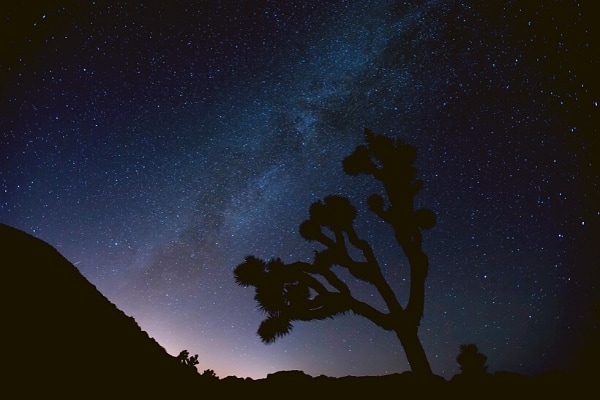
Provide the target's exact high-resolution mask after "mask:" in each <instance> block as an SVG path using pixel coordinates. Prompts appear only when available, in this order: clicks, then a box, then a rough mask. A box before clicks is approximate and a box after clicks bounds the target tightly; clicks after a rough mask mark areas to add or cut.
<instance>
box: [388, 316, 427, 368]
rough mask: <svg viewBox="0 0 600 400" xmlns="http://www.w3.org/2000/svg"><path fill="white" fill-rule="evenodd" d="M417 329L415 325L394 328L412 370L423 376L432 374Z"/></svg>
mask: <svg viewBox="0 0 600 400" xmlns="http://www.w3.org/2000/svg"><path fill="white" fill-rule="evenodd" d="M417 330H418V327H417V326H408V327H399V328H396V329H394V331H395V332H396V335H397V336H398V339H400V344H402V347H403V348H404V352H405V353H406V358H407V360H408V363H409V364H410V368H411V370H412V372H414V373H415V374H418V375H423V376H426V375H432V374H433V372H432V371H431V367H430V366H429V361H428V360H427V355H425V350H423V345H422V344H421V341H420V340H419V336H418V335H417Z"/></svg>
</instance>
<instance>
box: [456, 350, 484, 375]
mask: <svg viewBox="0 0 600 400" xmlns="http://www.w3.org/2000/svg"><path fill="white" fill-rule="evenodd" d="M486 361H487V356H486V355H485V354H483V353H480V352H479V349H478V348H477V346H476V345H474V344H472V343H471V344H461V345H460V353H459V354H458V356H457V357H456V362H457V363H458V364H459V365H460V370H461V371H462V373H463V374H464V375H472V376H474V375H483V374H485V373H486V372H487V368H488V367H487V365H485V362H486Z"/></svg>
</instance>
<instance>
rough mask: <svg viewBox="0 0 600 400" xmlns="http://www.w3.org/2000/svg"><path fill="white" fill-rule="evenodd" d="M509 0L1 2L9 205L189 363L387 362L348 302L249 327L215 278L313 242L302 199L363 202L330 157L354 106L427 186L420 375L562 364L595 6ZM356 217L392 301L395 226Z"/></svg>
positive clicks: (587, 196)
mask: <svg viewBox="0 0 600 400" xmlns="http://www.w3.org/2000/svg"><path fill="white" fill-rule="evenodd" d="M59 3H60V4H59ZM489 3H493V4H489ZM521 3H523V2H518V1H505V2H487V1H475V2H466V1H464V2H463V1H414V2H393V1H383V0H382V1H324V2H320V1H319V2H317V1H221V2H218V1H197V2H191V1H190V2H185V1H168V2H165V1H147V2H133V3H127V4H126V3H122V4H117V2H112V1H111V2H104V1H66V2H57V1H45V2H35V1H34V2H30V4H27V5H26V6H23V4H21V2H19V3H18V5H15V6H7V5H2V6H0V12H1V14H0V17H1V18H2V24H3V26H4V27H3V28H2V29H6V30H7V32H6V33H5V34H3V35H2V39H1V42H0V43H1V45H2V49H1V51H0V53H1V54H2V55H1V56H0V57H1V59H0V60H1V65H0V67H1V75H0V90H1V93H0V129H1V136H0V156H1V157H0V185H1V187H0V222H2V223H6V224H9V225H12V226H15V227H17V228H20V229H23V230H25V231H27V232H29V233H32V234H34V235H36V236H38V237H40V238H41V239H43V240H45V241H47V242H49V243H50V244H51V245H53V246H55V247H56V248H57V249H58V250H59V251H60V252H61V253H62V254H63V255H65V256H66V257H67V258H68V259H69V260H70V261H71V262H73V263H74V264H75V265H76V266H77V267H78V268H79V269H80V271H81V272H82V273H83V274H84V275H85V276H86V277H87V278H88V279H89V280H90V281H91V282H92V283H94V284H95V285H96V286H97V287H98V289H100V290H101V291H102V293H104V294H105V295H106V296H107V297H108V298H109V299H110V300H111V301H113V302H114V303H115V304H116V305H117V306H118V307H119V308H121V309H122V310H123V311H125V312H126V313H127V314H128V315H131V316H133V317H134V318H135V319H136V321H137V322H138V324H139V325H140V326H141V327H142V328H143V329H144V330H146V331H147V332H148V333H149V334H150V336H152V337H154V338H155V339H156V340H157V341H158V342H159V343H160V344H161V345H163V346H164V347H165V349H166V350H167V351H168V352H169V353H171V354H173V355H177V354H178V353H179V351H180V350H182V349H188V350H189V351H190V353H191V354H196V353H197V354H198V355H199V360H200V364H199V365H198V368H199V370H200V371H202V370H204V369H208V368H210V369H214V370H215V372H216V373H217V375H219V376H220V377H225V376H228V375H236V376H239V377H246V376H248V377H252V378H261V377H264V376H266V374H267V373H270V372H275V371H278V370H286V369H300V370H303V371H305V372H306V373H309V374H311V375H315V376H316V375H320V374H325V375H330V376H345V375H381V374H388V373H394V372H402V371H404V370H407V369H408V364H407V363H406V360H405V357H404V353H403V350H402V348H401V347H400V345H399V343H398V340H397V339H396V337H395V335H394V334H393V333H390V332H385V331H382V330H381V329H380V328H378V327H375V326H374V325H373V324H372V323H370V322H369V321H366V320H364V319H361V318H360V317H356V316H352V315H347V316H344V317H339V318H336V319H334V320H328V321H319V322H312V323H299V324H296V325H295V328H294V330H293V331H292V333H291V334H290V335H289V336H286V337H285V338H283V339H281V340H279V341H278V342H277V343H275V344H272V345H268V346H267V345H264V344H262V343H261V342H260V339H259V338H258V336H257V335H256V334H255V331H256V329H257V328H258V325H259V323H260V321H261V319H262V315H261V313H260V312H259V311H258V310H257V308H256V304H255V303H254V301H253V299H252V297H253V291H252V289H244V288H241V287H238V286H236V285H235V282H234V280H233V273H232V271H233V269H234V268H235V266H236V265H237V264H239V263H240V262H242V261H243V259H244V257H245V256H246V255H250V254H253V255H256V256H259V257H263V258H272V257H281V258H282V259H283V260H284V261H288V262H291V261H295V260H310V258H311V257H312V254H313V250H316V249H317V248H315V247H313V245H314V244H311V243H306V242H305V241H304V240H303V239H302V238H301V237H300V235H299V234H298V226H299V224H300V223H301V222H302V221H303V220H304V219H306V218H307V217H308V207H309V205H310V204H311V203H312V202H313V201H316V200H319V199H322V198H324V197H325V196H327V195H329V194H340V195H344V196H348V197H349V198H350V199H351V200H352V201H353V203H354V204H355V205H356V206H357V207H358V208H359V209H361V206H364V201H365V199H366V198H367V197H368V195H369V194H371V193H372V192H373V191H376V190H378V187H377V185H376V184H374V183H372V182H370V181H368V180H367V179H366V178H364V177H362V178H361V177H349V176H346V175H344V173H343V171H342V168H341V161H342V159H343V158H344V157H345V156H347V155H348V154H350V152H351V151H352V150H353V148H354V147H355V146H356V145H358V144H359V143H361V140H362V132H363V128H364V127H369V128H371V129H373V130H374V131H375V132H377V133H381V134H385V135H388V136H391V137H399V138H402V139H404V140H405V141H407V142H409V143H411V144H413V145H415V146H417V147H418V150H419V159H418V161H417V166H418V168H419V176H420V177H421V178H422V179H423V180H424V181H425V187H424V189H423V190H422V192H421V194H420V195H419V197H418V202H419V204H420V205H423V206H427V207H429V208H431V209H433V210H434V211H435V212H436V213H437V216H438V225H437V226H436V227H435V228H434V229H433V230H431V231H429V232H427V233H426V234H425V235H424V249H425V251H426V252H427V253H428V255H429V258H430V273H429V277H428V281H427V293H426V305H425V315H424V318H423V321H422V324H421V329H420V337H421V339H422V341H423V344H424V347H425V350H426V352H427V354H428V357H429V360H430V363H431V364H432V367H433V369H434V372H435V373H437V374H439V375H442V376H445V377H451V376H452V375H453V374H454V373H457V372H458V365H457V364H456V362H455V357H456V355H457V353H458V347H459V345H460V344H462V343H476V344H477V345H478V347H479V348H480V350H481V351H482V352H483V353H485V354H486V355H487V356H488V365H489V366H490V370H491V371H498V370H510V371H516V372H523V373H538V372H541V371H543V370H546V369H551V368H557V367H559V368H566V367H571V366H573V365H575V364H576V363H577V362H578V360H579V358H578V354H580V353H579V352H581V351H582V350H583V349H584V347H585V345H584V344H585V343H586V342H585V340H584V338H585V337H586V336H585V335H586V333H587V332H589V328H588V327H589V326H590V324H592V323H593V322H594V320H593V318H590V316H591V312H590V309H591V305H592V304H593V303H594V301H596V302H597V301H598V273H597V269H598V266H599V265H598V264H599V261H598V260H599V259H600V258H599V255H600V254H599V251H598V246H597V242H598V237H599V235H598V233H599V231H598V219H599V218H600V215H599V212H600V211H599V210H600V199H599V195H598V193H599V192H600V188H599V187H598V167H597V164H596V163H593V160H594V155H596V154H598V153H597V151H598V139H597V137H598V136H597V133H598V132H597V127H598V102H599V101H600V96H599V92H598V84H597V79H596V75H597V71H598V67H599V65H598V54H599V53H598V47H597V43H596V42H593V41H592V37H594V32H593V31H592V28H593V26H592V23H595V21H593V20H592V14H591V13H590V7H591V5H589V4H588V3H585V4H578V3H579V2H575V1H556V2H555V1H550V2H527V4H526V5H524V4H521ZM595 33H597V31H596V32H595ZM358 228H359V229H360V233H361V234H362V235H363V236H364V237H368V238H370V240H371V243H372V245H373V246H374V248H375V251H376V252H377V255H378V257H380V259H381V261H382V263H384V264H385V265H386V266H387V269H386V273H387V274H389V279H390V281H391V282H392V283H393V284H394V285H395V286H396V287H397V288H398V290H399V293H400V298H404V297H403V296H405V295H406V291H403V289H405V288H406V281H405V279H407V269H406V264H405V262H404V259H403V256H402V254H401V252H400V250H399V248H398V247H397V245H396V244H395V242H394V241H393V238H392V237H391V236H390V235H389V231H388V230H387V229H386V228H385V227H384V226H381V224H380V223H377V222H376V221H375V219H374V218H373V217H372V216H371V215H369V213H368V212H361V213H360V222H359V226H358ZM402 293H404V294H402ZM370 295H371V293H370V292H369V291H368V290H361V291H360V292H359V296H363V297H364V298H369V296H370ZM595 322H596V323H597V321H595Z"/></svg>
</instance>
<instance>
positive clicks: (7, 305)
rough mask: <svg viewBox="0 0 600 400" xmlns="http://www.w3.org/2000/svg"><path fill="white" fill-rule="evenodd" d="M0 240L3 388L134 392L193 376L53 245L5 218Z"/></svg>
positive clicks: (167, 388) (170, 386)
mask: <svg viewBox="0 0 600 400" xmlns="http://www.w3.org/2000/svg"><path fill="white" fill-rule="evenodd" d="M0 243H2V258H1V261H0V264H1V265H2V275H3V278H2V331H3V333H2V335H3V338H4V340H3V344H4V347H5V349H6V350H5V352H4V354H5V355H6V354H8V357H6V356H4V357H2V358H3V364H4V368H3V370H4V372H3V378H2V381H3V391H5V390H7V391H8V393H12V394H15V395H16V397H18V398H31V397H32V396H34V395H40V394H43V395H44V397H48V396H49V395H51V394H60V395H61V396H62V397H63V398H64V397H65V395H67V396H76V397H78V398H89V397H94V396H96V395H107V394H110V396H111V398H121V397H126V396H131V395H134V396H135V398H139V397H140V396H143V395H152V397H154V396H156V395H157V394H169V393H177V392H178V391H180V390H185V389H184V388H188V389H189V388H190V385H191V384H193V383H195V382H197V380H198V377H199V375H198V374H197V372H195V371H194V370H191V369H190V368H189V367H187V366H185V365H183V364H181V363H180V362H179V361H177V359H176V358H175V357H173V356H171V355H169V354H168V353H167V352H166V351H165V349H164V348H162V347H161V346H160V345H159V344H158V343H157V342H156V341H155V340H154V339H152V338H150V337H149V336H148V334H147V333H146V332H144V331H143V330H142V329H141V328H140V327H139V326H138V324H137V323H136V322H135V320H134V319H133V318H132V317H129V316H127V315H126V314H125V313H123V312H122V311H121V310H119V309H118V308H117V307H116V306H115V305H114V304H113V303H111V302H110V301H109V300H108V299H107V298H106V297H104V296H103V295H102V294H101V293H100V292H99V291H98V290H97V289H96V287H95V286H94V285H93V284H91V283H90V282H89V281H88V280H87V279H86V278H85V277H84V276H83V275H81V273H80V272H79V270H78V269H77V268H76V267H75V266H74V265H73V264H71V263H70V262H69V261H68V260H67V259H66V258H64V257H63V256H62V255H61V254H60V253H59V252H58V251H57V250H56V249H54V248H53V247H52V246H50V245H49V244H47V243H45V242H44V241H42V240H40V239H37V238H35V237H33V236H31V235H29V234H27V233H25V232H22V231H20V230H17V229H15V228H11V227H9V226H7V225H3V224H0ZM5 393H6V392H5ZM36 397H37V396H36Z"/></svg>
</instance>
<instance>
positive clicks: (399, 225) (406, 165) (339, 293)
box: [234, 129, 436, 375]
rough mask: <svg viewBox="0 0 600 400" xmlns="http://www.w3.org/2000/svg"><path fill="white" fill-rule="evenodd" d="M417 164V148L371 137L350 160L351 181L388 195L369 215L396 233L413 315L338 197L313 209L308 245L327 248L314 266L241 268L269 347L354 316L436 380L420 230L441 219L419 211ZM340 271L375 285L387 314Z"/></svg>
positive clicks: (239, 278)
mask: <svg viewBox="0 0 600 400" xmlns="http://www.w3.org/2000/svg"><path fill="white" fill-rule="evenodd" d="M416 157H417V151H416V148H415V147H414V146H411V145H409V144H407V143H405V142H403V141H402V140H398V139H391V138H387V137H384V136H381V135H376V134H374V133H373V132H371V131H370V130H368V129H365V144H363V145H360V146H358V147H357V148H356V149H355V150H354V152H353V153H352V154H351V155H350V156H348V157H346V158H345V159H344V160H343V169H344V171H345V172H346V173H347V174H349V175H353V176H356V175H359V174H365V175H367V176H370V177H372V178H374V179H376V180H377V181H379V182H380V183H381V184H382V185H383V191H382V192H383V194H385V195H386V197H387V200H386V199H385V198H384V196H383V195H382V194H373V195H371V197H369V199H368V207H369V209H370V210H371V211H372V212H374V213H375V214H376V215H377V216H378V217H379V218H380V219H381V220H383V221H384V222H386V223H387V224H389V225H390V226H391V227H392V229H393V232H394V236H395V239H396V241H397V243H398V244H399V246H400V248H401V249H402V251H403V252H404V254H405V256H406V258H407V260H408V264H409V268H410V289H409V290H410V292H409V296H408V302H407V304H406V307H403V306H402V305H401V304H400V303H399V301H398V299H397V297H396V294H395V292H394V290H393V289H392V287H391V286H390V285H389V283H388V282H387V280H386V279H385V277H384V273H383V271H382V269H381V267H380V265H379V263H378V260H377V258H376V257H375V254H374V252H373V248H372V247H371V245H370V244H369V243H368V242H367V241H366V240H364V239H362V238H361V237H360V236H359V234H358V233H357V232H356V230H355V229H354V221H355V219H356V217H357V211H356V209H355V208H354V206H353V205H352V204H351V203H350V201H349V200H348V199H346V198H344V197H341V196H337V195H331V196H327V197H325V199H323V200H322V201H317V202H315V203H313V204H312V205H311V206H310V208H309V218H308V219H307V220H306V221H304V222H303V223H302V224H301V225H300V235H301V236H302V237H303V238H304V239H306V240H308V241H316V242H318V243H319V244H320V245H322V246H324V247H325V248H324V249H323V250H321V251H317V252H316V253H315V257H314V260H313V261H312V263H309V262H302V261H299V262H292V263H284V262H283V261H282V260H281V259H278V258H277V259H272V260H269V261H265V260H262V259H260V258H257V257H254V256H248V257H246V259H245V261H244V262H242V263H241V264H239V265H238V266H237V267H236V268H235V271H234V276H235V281H236V283H237V284H239V285H241V286H244V287H246V286H254V287H255V296H254V299H255V300H256V302H257V303H258V305H259V308H260V309H261V310H262V311H263V312H264V313H265V314H266V318H265V320H264V321H263V322H262V323H261V324H260V326H259V328H258V335H259V336H260V338H261V339H262V341H263V342H265V343H271V342H274V341H275V340H277V339H278V338H280V337H282V336H284V335H286V334H288V333H289V332H290V331H291V329H292V326H293V325H292V322H293V321H312V320H322V319H326V318H333V317H335V316H336V315H340V314H344V313H347V312H349V311H352V312H353V313H354V314H357V315H361V316H363V317H365V318H367V319H369V320H371V321H372V322H373V323H375V324H376V325H378V326H380V327H381V328H383V329H385V330H389V331H393V332H395V334H396V336H397V337H398V339H399V340H400V343H401V344H402V346H403V348H404V350H405V353H406V357H407V359H408V362H409V364H410V366H411V369H412V371H413V372H415V373H419V374H423V375H431V374H432V371H431V367H430V365H429V362H428V360H427V357H426V355H425V351H424V349H423V346H422V345H421V342H420V340H419V338H418V328H419V323H420V320H421V317H422V315H423V307H424V297H425V279H426V277H427V272H428V267H429V261H428V258H427V255H426V254H425V253H423V251H422V248H421V241H422V235H421V230H422V229H429V228H431V227H433V226H434V225H435V221H436V218H435V215H434V213H433V212H432V211H431V210H428V209H417V210H415V208H414V197H415V195H416V194H417V192H418V191H419V190H420V189H421V188H422V186H423V182H422V181H421V180H418V179H416V169H415V167H414V166H413V163H414V162H415V160H416ZM357 255H358V256H357ZM334 266H337V267H341V268H343V269H346V270H347V271H348V272H349V273H350V274H351V275H352V276H353V277H354V278H355V279H356V280H358V281H362V282H364V283H365V284H370V285H372V286H373V287H374V288H375V289H376V290H377V292H378V293H379V294H380V295H381V297H382V299H383V301H384V302H385V305H386V308H387V312H384V311H380V310H378V309H377V308H375V307H373V306H372V305H370V304H367V303H365V302H363V301H360V300H358V299H357V298H356V297H354V296H353V295H352V293H351V291H350V286H348V284H347V283H346V282H344V281H343V280H342V279H340V277H339V276H338V275H337V274H336V272H335V270H334V268H333V267H334Z"/></svg>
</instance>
